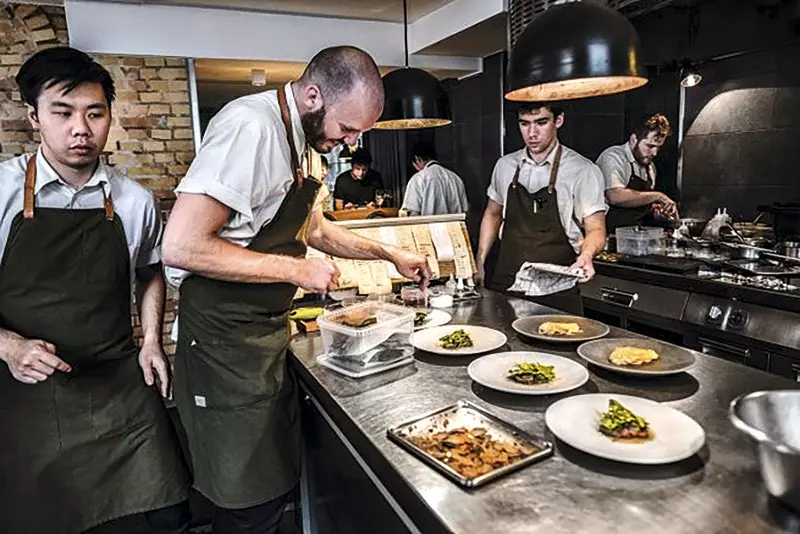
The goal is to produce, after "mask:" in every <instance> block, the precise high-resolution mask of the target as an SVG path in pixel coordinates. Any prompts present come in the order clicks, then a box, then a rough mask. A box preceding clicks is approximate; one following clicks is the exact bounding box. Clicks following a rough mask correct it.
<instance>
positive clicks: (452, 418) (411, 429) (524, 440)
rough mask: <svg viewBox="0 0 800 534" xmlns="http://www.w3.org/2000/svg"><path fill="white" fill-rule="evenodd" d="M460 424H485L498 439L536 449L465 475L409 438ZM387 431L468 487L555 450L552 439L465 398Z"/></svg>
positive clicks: (405, 446) (416, 454)
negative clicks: (510, 461)
mask: <svg viewBox="0 0 800 534" xmlns="http://www.w3.org/2000/svg"><path fill="white" fill-rule="evenodd" d="M461 427H464V428H478V427H482V428H485V429H486V430H487V432H488V434H489V435H490V436H491V437H492V438H493V439H495V440H497V441H506V442H509V441H510V442H513V443H518V444H520V445H526V446H528V447H531V448H534V449H535V452H533V453H532V454H530V455H528V456H526V457H524V458H522V459H521V460H518V461H517V462H515V463H513V464H509V465H507V466H505V467H500V468H498V469H495V470H493V471H490V472H488V473H486V474H484V475H480V476H478V477H475V478H466V477H465V476H464V475H462V474H461V473H459V472H458V471H456V470H455V469H453V468H452V467H450V466H449V465H448V464H446V463H444V462H442V461H441V460H438V459H436V458H435V457H433V456H431V455H430V454H428V453H426V452H424V451H423V450H422V449H420V448H418V447H417V446H416V445H414V444H413V443H412V442H411V441H410V440H409V439H408V437H410V436H415V435H428V434H434V433H436V432H442V431H446V430H450V429H455V428H461ZM386 433H387V435H388V437H389V439H390V440H392V441H394V442H395V443H397V444H398V445H400V446H401V447H403V448H404V449H406V450H408V451H409V452H410V453H411V454H413V455H414V456H416V457H418V458H419V459H420V460H422V461H423V462H425V463H427V464H429V465H430V466H431V467H433V468H434V469H436V470H438V471H440V472H441V473H442V474H444V475H445V476H446V477H447V478H449V479H451V480H452V481H454V482H456V483H457V484H459V485H461V486H464V487H465V488H476V487H478V486H482V485H484V484H486V483H488V482H491V481H493V480H496V479H498V478H500V477H503V476H505V475H507V474H509V473H511V472H513V471H516V470H518V469H522V468H523V467H525V466H527V465H530V464H532V463H534V462H538V461H539V460H542V459H544V458H547V457H548V456H551V455H552V454H553V444H552V443H551V442H549V441H546V440H544V439H540V438H535V437H533V436H531V435H530V434H528V433H526V432H524V431H522V430H520V429H519V428H517V427H515V426H512V425H510V424H508V423H506V422H505V421H503V420H501V419H499V418H498V417H496V416H494V415H492V414H491V413H489V412H487V411H486V410H483V409H482V408H479V407H477V406H475V405H474V404H472V403H470V402H468V401H465V400H462V401H458V402H457V403H456V404H454V405H452V406H448V407H447V408H443V409H441V410H437V411H435V412H433V413H429V414H426V415H423V416H421V417H418V418H416V419H414V420H413V421H408V422H406V423H403V424H401V425H397V426H393V427H391V428H389V429H388V430H387V431H386Z"/></svg>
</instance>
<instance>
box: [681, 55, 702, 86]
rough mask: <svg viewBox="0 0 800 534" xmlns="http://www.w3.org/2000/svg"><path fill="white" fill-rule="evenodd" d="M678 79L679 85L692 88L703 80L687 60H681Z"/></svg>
mask: <svg viewBox="0 0 800 534" xmlns="http://www.w3.org/2000/svg"><path fill="white" fill-rule="evenodd" d="M680 77H681V85H682V86H684V87H694V86H696V85H698V84H699V83H700V82H701V81H702V80H703V75H702V74H700V71H699V70H697V67H696V66H695V65H693V64H692V62H691V61H689V60H688V59H684V60H683V63H682V65H681V74H680Z"/></svg>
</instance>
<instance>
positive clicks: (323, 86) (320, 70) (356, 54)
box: [300, 46, 383, 102]
mask: <svg viewBox="0 0 800 534" xmlns="http://www.w3.org/2000/svg"><path fill="white" fill-rule="evenodd" d="M300 80H301V82H303V83H305V84H314V85H317V86H319V88H320V90H321V91H322V94H323V95H324V96H325V97H326V98H328V100H329V101H330V102H336V101H337V100H338V99H339V98H340V97H341V96H343V95H346V94H347V93H349V92H350V91H351V90H352V89H353V87H354V86H355V85H356V83H357V82H363V83H364V84H365V85H366V86H367V88H368V89H369V91H371V92H378V94H379V96H380V97H381V99H383V82H382V80H381V73H380V70H378V65H376V64H375V60H374V59H372V56H370V55H369V54H367V53H366V52H364V51H363V50H361V49H360V48H356V47H355V46H332V47H330V48H326V49H324V50H321V51H319V52H317V55H315V56H314V57H313V58H311V61H309V63H308V65H307V66H306V69H305V71H303V75H302V76H301V77H300Z"/></svg>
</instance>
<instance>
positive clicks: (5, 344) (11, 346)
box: [0, 328, 25, 362]
mask: <svg viewBox="0 0 800 534" xmlns="http://www.w3.org/2000/svg"><path fill="white" fill-rule="evenodd" d="M24 341H25V338H23V337H22V336H20V335H19V334H17V333H14V332H12V331H11V330H5V329H3V328H0V360H2V361H4V362H5V361H8V356H9V355H10V354H11V353H12V352H14V351H15V350H16V349H17V347H18V346H19V344H20V343H22V342H24Z"/></svg>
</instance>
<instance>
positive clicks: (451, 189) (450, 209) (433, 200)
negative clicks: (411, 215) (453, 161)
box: [403, 161, 469, 215]
mask: <svg viewBox="0 0 800 534" xmlns="http://www.w3.org/2000/svg"><path fill="white" fill-rule="evenodd" d="M403 209H404V210H409V211H413V212H416V213H418V214H420V215H447V214H450V213H466V211H467V209H469V205H468V204H467V193H466V191H465V190H464V182H462V181H461V178H459V177H458V175H457V174H456V173H454V172H453V171H451V170H450V169H447V168H445V167H442V166H441V165H440V164H439V163H438V162H437V161H429V162H428V163H426V164H425V167H424V168H423V169H422V170H421V171H419V172H417V173H416V174H414V176H412V177H411V179H410V180H409V181H408V185H406V195H405V198H404V199H403Z"/></svg>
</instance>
